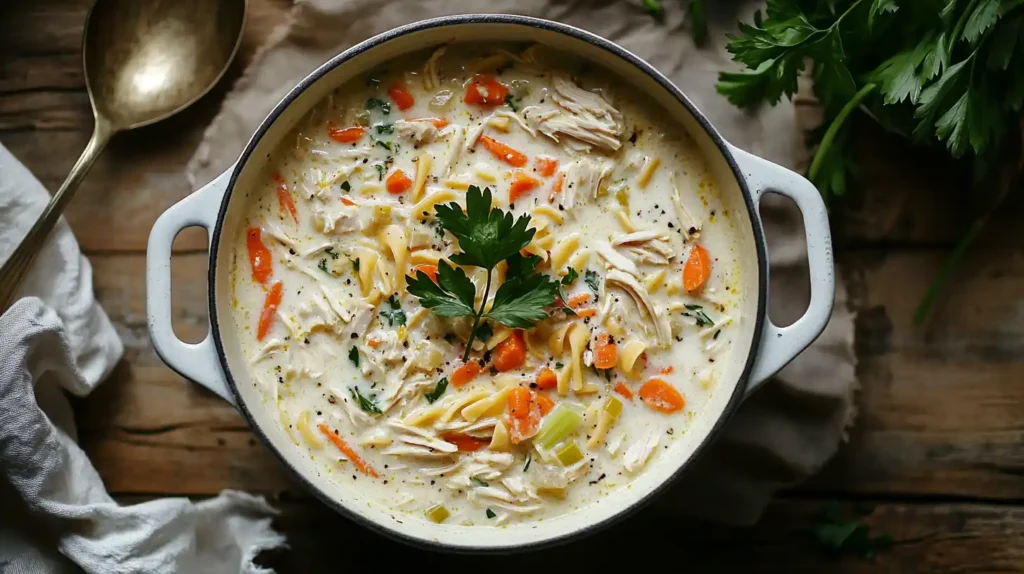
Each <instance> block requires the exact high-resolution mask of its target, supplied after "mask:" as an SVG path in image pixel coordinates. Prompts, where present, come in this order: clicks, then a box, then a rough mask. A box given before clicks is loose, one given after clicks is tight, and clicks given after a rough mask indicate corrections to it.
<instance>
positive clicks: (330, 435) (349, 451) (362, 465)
mask: <svg viewBox="0 0 1024 574" xmlns="http://www.w3.org/2000/svg"><path fill="white" fill-rule="evenodd" d="M316 428H318V429H320V432H322V433H323V434H324V436H325V437H327V440H329V441H331V444H333V445H334V446H335V447H337V449H338V450H340V451H341V454H343V455H345V458H347V459H348V461H349V462H351V463H352V464H353V465H354V466H355V467H356V468H357V469H359V472H361V473H363V474H365V475H367V476H370V477H372V478H380V475H379V474H377V471H376V470H373V467H372V466H370V465H369V464H367V463H366V461H365V460H363V459H362V457H360V456H359V454H358V453H356V451H355V450H353V448H352V447H350V446H349V445H348V443H347V442H345V441H344V440H343V439H342V438H341V437H340V436H338V431H336V430H331V428H330V427H328V426H327V425H325V424H324V423H320V424H318V425H316Z"/></svg>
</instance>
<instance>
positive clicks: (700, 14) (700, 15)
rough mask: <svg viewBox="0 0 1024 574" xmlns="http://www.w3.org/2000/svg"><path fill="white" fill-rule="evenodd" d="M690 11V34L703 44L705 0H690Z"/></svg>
mask: <svg viewBox="0 0 1024 574" xmlns="http://www.w3.org/2000/svg"><path fill="white" fill-rule="evenodd" d="M883 1H884V0H883ZM689 13H690V34H691V35H692V36H693V43H694V44H696V45H697V46H703V45H704V42H705V41H706V40H707V39H708V16H707V11H706V10H705V9H704V0H690V9H689Z"/></svg>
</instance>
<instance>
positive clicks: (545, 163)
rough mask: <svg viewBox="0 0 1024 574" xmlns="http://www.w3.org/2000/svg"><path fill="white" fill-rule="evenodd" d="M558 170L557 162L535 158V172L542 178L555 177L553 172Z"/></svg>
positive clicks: (552, 159) (547, 158)
mask: <svg viewBox="0 0 1024 574" xmlns="http://www.w3.org/2000/svg"><path fill="white" fill-rule="evenodd" d="M557 169H558V160H557V159H555V158H553V157H549V156H546V155H542V156H540V157H538V158H537V171H538V172H539V173H540V174H541V175H542V176H544V177H551V176H553V175H555V170H557Z"/></svg>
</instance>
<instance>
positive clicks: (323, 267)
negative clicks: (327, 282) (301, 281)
mask: <svg viewBox="0 0 1024 574" xmlns="http://www.w3.org/2000/svg"><path fill="white" fill-rule="evenodd" d="M316 266H317V267H318V268H319V269H320V270H321V271H323V272H324V273H330V271H328V270H327V258H326V257H324V258H323V259H321V260H320V262H319V263H317V264H316Z"/></svg>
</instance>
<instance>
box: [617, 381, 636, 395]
mask: <svg viewBox="0 0 1024 574" xmlns="http://www.w3.org/2000/svg"><path fill="white" fill-rule="evenodd" d="M615 392H616V393H618V394H620V395H622V396H623V397H625V398H627V399H629V400H633V391H632V390H631V389H630V388H629V387H627V386H626V383H623V382H622V381H619V382H618V383H616V384H615Z"/></svg>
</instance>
